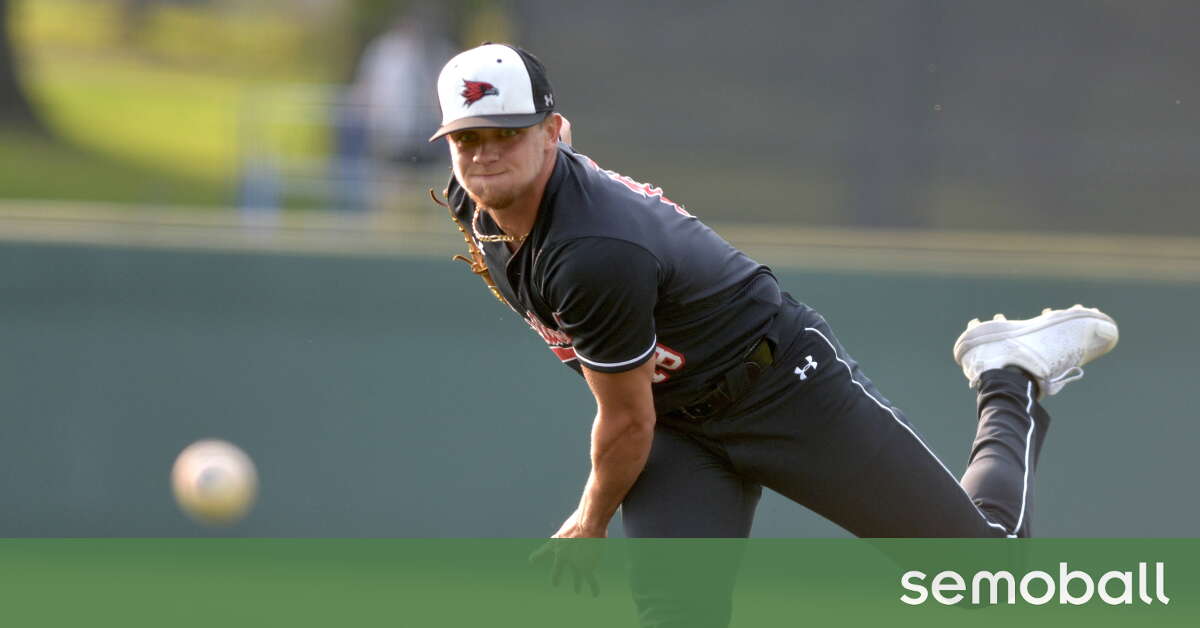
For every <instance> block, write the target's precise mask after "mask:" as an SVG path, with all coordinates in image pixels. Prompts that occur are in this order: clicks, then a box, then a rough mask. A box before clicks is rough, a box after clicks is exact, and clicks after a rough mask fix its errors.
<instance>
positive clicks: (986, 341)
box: [954, 305, 1118, 537]
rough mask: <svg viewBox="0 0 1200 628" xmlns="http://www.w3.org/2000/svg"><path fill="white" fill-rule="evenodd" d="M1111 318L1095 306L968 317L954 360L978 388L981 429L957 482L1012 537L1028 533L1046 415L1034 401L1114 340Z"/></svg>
mask: <svg viewBox="0 0 1200 628" xmlns="http://www.w3.org/2000/svg"><path fill="white" fill-rule="evenodd" d="M1117 339H1118V331H1117V325H1116V323H1115V322H1114V321H1113V320H1112V318H1110V317H1109V316H1108V315H1106V314H1104V313H1103V312H1100V311H1099V310H1096V309H1091V308H1084V307H1082V306H1078V305H1077V306H1075V307H1072V308H1069V309H1066V310H1051V309H1049V308H1047V309H1045V310H1043V311H1042V314H1041V315H1040V316H1037V317H1035V318H1031V319H1027V320H1013V321H1010V320H1007V319H1005V317H1004V316H1003V315H1000V314H997V315H996V317H995V318H994V319H993V320H991V321H988V322H985V323H980V322H979V321H978V320H973V321H971V322H970V323H969V324H968V326H967V330H966V331H964V332H963V333H962V335H961V336H959V338H958V341H957V342H955V344H954V359H955V361H956V362H958V364H959V365H960V366H962V368H963V374H964V375H966V377H967V380H968V381H969V382H970V384H971V386H972V387H974V388H976V389H977V390H978V391H979V398H978V409H979V426H978V429H977V432H976V437H975V442H974V444H973V446H972V448H971V456H970V458H969V460H968V463H967V470H966V472H965V473H964V474H963V478H962V485H963V488H964V489H965V490H966V492H967V493H968V494H970V495H971V496H972V497H973V498H974V501H975V503H976V505H978V506H979V508H980V509H981V510H982V511H984V512H985V513H987V514H988V515H989V517H991V518H992V519H995V520H998V521H1002V522H1005V524H1006V526H1007V527H1008V528H1009V529H1010V534H1011V535H1012V536H1021V537H1028V536H1031V533H1032V530H1031V523H1030V522H1031V519H1032V517H1031V516H1030V513H1031V511H1032V507H1033V477H1034V473H1035V471H1036V469H1037V463H1038V458H1039V455H1040V452H1041V448H1042V443H1043V442H1044V440H1045V436H1046V432H1047V430H1048V429H1049V425H1050V415H1049V414H1048V413H1047V412H1046V411H1045V409H1043V408H1042V406H1041V404H1040V403H1039V401H1040V400H1041V399H1042V398H1044V397H1045V396H1047V395H1054V394H1057V393H1058V392H1059V391H1060V390H1062V387H1063V386H1065V385H1066V384H1067V383H1069V382H1072V381H1075V380H1077V379H1079V378H1080V377H1083V369H1082V366H1083V365H1084V364H1087V363H1088V362H1090V361H1092V360H1094V359H1096V358H1098V357H1100V356H1102V355H1104V354H1105V353H1108V352H1109V351H1111V350H1112V348H1113V347H1114V346H1116V344H1117Z"/></svg>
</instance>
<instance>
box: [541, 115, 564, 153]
mask: <svg viewBox="0 0 1200 628" xmlns="http://www.w3.org/2000/svg"><path fill="white" fill-rule="evenodd" d="M542 124H543V125H544V128H545V131H546V141H547V143H548V144H549V145H551V146H554V145H557V144H558V139H559V134H560V133H562V128H563V117H562V116H561V115H559V114H557V113H552V114H550V115H548V116H546V119H545V120H544V121H542Z"/></svg>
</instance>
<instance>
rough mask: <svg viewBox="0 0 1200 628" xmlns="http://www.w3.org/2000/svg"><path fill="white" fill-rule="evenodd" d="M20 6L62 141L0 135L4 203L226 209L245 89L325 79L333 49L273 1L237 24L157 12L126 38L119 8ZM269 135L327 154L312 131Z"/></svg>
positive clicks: (171, 9) (37, 86)
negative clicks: (100, 203)
mask: <svg viewBox="0 0 1200 628" xmlns="http://www.w3.org/2000/svg"><path fill="white" fill-rule="evenodd" d="M16 5H17V6H16V8H15V13H14V14H15V16H16V19H15V20H14V35H15V39H16V41H17V42H18V44H19V46H20V50H21V53H22V59H23V60H24V67H23V75H24V81H25V83H26V85H27V87H28V88H29V91H30V92H31V97H32V98H33V99H34V101H35V102H36V104H37V106H38V108H39V111H40V112H41V114H42V116H43V118H44V119H45V120H46V121H47V123H48V124H49V126H50V127H51V129H52V130H53V132H54V134H55V136H56V137H57V138H58V139H59V140H61V143H62V144H64V145H65V146H55V145H54V144H53V143H51V142H45V141H39V140H38V139H36V138H30V137H24V136H22V135H20V134H19V133H18V134H16V135H8V134H5V135H6V137H5V138H4V140H5V141H4V142H3V144H4V147H3V148H0V155H2V156H3V157H4V158H5V163H6V164H13V166H12V167H11V168H7V167H6V169H5V170H6V172H4V173H2V174H0V186H2V187H0V189H3V190H4V195H5V196H8V197H12V198H47V197H48V198H64V199H76V198H78V199H82V198H93V199H96V200H103V201H119V202H142V203H172V204H178V203H183V204H202V205H218V204H222V205H227V204H229V203H230V202H231V201H232V198H233V187H234V184H235V181H236V176H237V170H238V167H239V160H240V158H241V156H240V154H239V152H240V150H241V146H242V144H243V143H244V138H243V137H242V136H241V135H240V134H243V133H244V132H245V131H246V129H244V128H243V127H242V125H243V124H244V120H243V119H242V117H241V116H242V112H243V111H244V110H245V106H246V104H247V95H248V94H257V93H261V92H263V91H264V90H269V88H270V86H272V85H277V84H281V83H296V82H312V81H328V80H329V79H330V77H331V76H332V75H333V69H332V68H333V65H334V63H335V62H336V54H333V53H334V52H335V51H336V41H333V42H327V43H326V44H325V45H323V46H314V45H313V42H312V39H313V37H314V36H315V35H314V32H313V30H312V29H306V25H305V24H304V22H303V20H300V19H295V18H290V19H288V18H285V16H284V14H282V13H280V12H279V11H280V5H279V3H262V4H260V5H258V6H257V8H256V7H255V6H254V5H250V4H249V3H248V6H246V7H244V8H241V9H239V13H238V14H237V15H236V19H232V18H231V17H230V16H229V15H227V14H225V13H221V12H218V11H204V10H201V9H199V8H196V7H187V6H172V5H164V6H162V7H160V8H157V9H156V10H155V11H153V13H152V14H151V15H150V16H149V20H148V21H147V23H146V24H144V26H143V27H142V28H141V29H140V30H139V31H138V33H137V34H136V36H135V37H134V39H132V40H130V35H129V34H127V33H126V32H125V31H124V30H123V26H122V22H121V20H120V15H119V13H118V6H117V5H118V3H111V2H83V1H80V0H50V1H39V2H29V1H26V2H18V3H16ZM283 9H286V7H283ZM333 39H334V40H336V38H333ZM271 114H272V112H270V111H266V112H263V113H262V114H261V115H263V116H264V117H269V116H270V115H271ZM269 131H270V133H272V135H269V137H268V140H270V141H273V142H276V143H279V144H284V143H286V144H287V149H288V150H299V151H301V152H304V153H309V154H318V155H323V154H324V153H325V152H326V151H327V141H326V138H325V137H324V135H323V131H321V130H320V129H316V128H314V127H313V126H312V125H309V126H304V125H292V126H291V127H290V128H288V129H285V130H284V131H282V132H280V131H279V130H278V129H271V130H269ZM4 153H7V154H4ZM50 172H53V173H54V176H53V177H50V176H48V175H47V174H46V173H50Z"/></svg>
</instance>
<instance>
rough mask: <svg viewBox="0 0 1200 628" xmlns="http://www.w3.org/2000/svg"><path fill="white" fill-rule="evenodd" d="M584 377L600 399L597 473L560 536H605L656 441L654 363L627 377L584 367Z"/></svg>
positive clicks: (594, 456) (594, 449) (594, 435)
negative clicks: (652, 392)
mask: <svg viewBox="0 0 1200 628" xmlns="http://www.w3.org/2000/svg"><path fill="white" fill-rule="evenodd" d="M583 375H584V377H585V378H586V379H587V382H588V386H589V387H590V388H591V389H592V395H593V396H595V397H596V409H597V410H596V419H595V421H594V422H593V423H592V447H591V461H592V472H591V474H589V475H588V481H587V484H586V485H585V486H584V489H583V498H582V499H581V500H580V502H579V508H578V509H576V511H575V513H573V514H572V515H571V516H570V517H568V518H567V520H566V522H564V523H563V525H562V528H560V529H559V531H558V532H557V533H556V534H555V535H554V536H555V537H556V538H579V537H604V536H606V535H607V531H608V523H609V521H610V520H612V517H613V515H614V514H616V512H617V507H618V506H620V505H621V501H622V500H624V499H625V494H626V493H628V492H629V489H630V487H632V486H633V483H634V481H635V480H637V477H638V475H639V474H640V473H641V472H642V469H643V468H644V467H645V466H646V458H647V457H649V455H650V443H651V442H652V441H653V439H654V422H655V415H654V396H653V395H652V394H651V392H650V379H651V377H652V376H653V375H654V362H653V361H648V362H646V363H645V364H642V365H641V366H639V367H637V368H635V369H633V370H629V371H624V372H621V373H604V372H601V371H596V370H592V369H589V368H587V367H586V366H585V367H583Z"/></svg>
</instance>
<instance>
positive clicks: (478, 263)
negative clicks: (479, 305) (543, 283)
mask: <svg viewBox="0 0 1200 628" xmlns="http://www.w3.org/2000/svg"><path fill="white" fill-rule="evenodd" d="M442 196H443V197H445V196H446V193H445V192H442ZM429 198H432V199H433V202H435V203H437V204H438V205H441V206H442V207H445V208H446V209H448V210H450V220H452V221H454V226H456V227H458V232H459V233H461V234H462V236H463V240H464V241H466V243H467V253H470V255H471V257H467V256H466V255H455V256H454V257H453V258H451V259H454V260H462V261H464V262H466V263H467V266H469V267H470V268H471V272H473V273H475V274H476V275H479V276H480V277H481V278H482V279H483V283H485V284H487V287H488V290H490V291H491V292H492V296H494V297H496V300H497V301H499V302H501V303H503V304H505V305H508V306H509V307H510V308H511V307H512V306H511V305H509V303H508V301H505V300H504V296H503V295H501V294H500V289H499V288H497V287H496V282H495V281H492V273H491V271H489V270H488V267H487V262H486V261H484V258H483V251H481V250H479V247H478V246H477V245H476V244H475V240H474V238H472V237H471V234H469V233H467V230H466V228H464V227H463V225H462V222H460V221H459V220H458V217H457V216H455V215H454V208H452V207H450V205H449V204H447V203H445V202H443V201H442V200H441V199H439V198H438V197H437V194H436V193H434V191H433V188H430V189H429Z"/></svg>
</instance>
